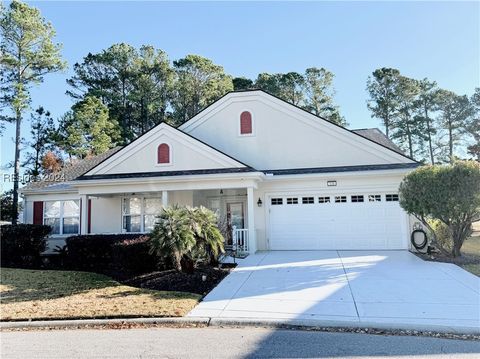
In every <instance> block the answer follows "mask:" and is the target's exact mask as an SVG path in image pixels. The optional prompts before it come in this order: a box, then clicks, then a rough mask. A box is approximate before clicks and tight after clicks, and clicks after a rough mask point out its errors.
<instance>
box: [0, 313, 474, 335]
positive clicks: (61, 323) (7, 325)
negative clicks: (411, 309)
mask: <svg viewBox="0 0 480 359" xmlns="http://www.w3.org/2000/svg"><path fill="white" fill-rule="evenodd" d="M120 324H145V325H156V324H158V325H162V324H163V325H177V326H181V325H203V326H208V327H264V328H283V329H288V328H290V329H302V328H305V329H307V328H308V329H315V328H317V329H322V328H344V329H367V328H368V329H377V330H385V331H399V330H401V331H411V332H412V331H416V332H433V333H442V334H458V335H480V328H477V327H460V326H458V327H452V326H444V325H418V324H410V323H404V324H402V323H392V324H388V323H375V322H350V321H339V320H338V321H337V320H315V319H292V320H289V319H254V318H209V317H171V318H170V317H169V318H164V317H163V318H125V319H122V318H116V319H79V320H45V321H43V320H42V321H23V322H0V330H2V329H29V328H71V327H95V326H105V325H120Z"/></svg>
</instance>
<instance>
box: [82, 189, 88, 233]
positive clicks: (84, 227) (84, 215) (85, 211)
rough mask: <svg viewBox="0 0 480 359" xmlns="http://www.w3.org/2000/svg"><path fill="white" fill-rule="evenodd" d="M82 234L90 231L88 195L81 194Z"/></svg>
mask: <svg viewBox="0 0 480 359" xmlns="http://www.w3.org/2000/svg"><path fill="white" fill-rule="evenodd" d="M80 203H81V204H80V211H81V213H80V234H87V233H88V195H86V194H82V195H81V196H80Z"/></svg>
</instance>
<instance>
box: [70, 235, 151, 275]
mask: <svg viewBox="0 0 480 359" xmlns="http://www.w3.org/2000/svg"><path fill="white" fill-rule="evenodd" d="M149 241H150V238H149V236H148V235H145V234H140V233H129V234H91V235H79V236H72V237H69V238H67V240H66V242H67V247H66V254H65V260H64V263H65V265H66V266H67V267H68V268H70V269H77V270H85V271H93V272H105V271H119V272H128V273H146V272H149V271H152V270H155V269H156V261H155V257H154V256H153V255H151V254H150V245H149Z"/></svg>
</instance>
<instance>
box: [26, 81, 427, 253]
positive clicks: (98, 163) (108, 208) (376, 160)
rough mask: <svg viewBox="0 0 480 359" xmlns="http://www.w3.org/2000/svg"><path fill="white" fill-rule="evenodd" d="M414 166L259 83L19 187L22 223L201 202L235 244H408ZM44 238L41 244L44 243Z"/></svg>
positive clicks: (379, 139) (94, 229)
mask: <svg viewBox="0 0 480 359" xmlns="http://www.w3.org/2000/svg"><path fill="white" fill-rule="evenodd" d="M418 165H419V164H418V163H417V162H416V161H414V160H412V159H411V158H409V157H407V156H405V155H404V154H403V153H402V152H401V151H400V150H399V149H398V148H397V147H396V146H395V145H394V144H393V143H391V142H390V141H389V140H388V139H387V138H386V137H385V135H383V133H382V132H381V131H380V130H378V129H362V130H348V129H345V128H343V127H341V126H338V125H336V124H333V123H331V122H329V121H327V120H325V119H322V118H320V117H317V116H315V115H313V114H311V113H309V112H307V111H304V110H302V109H300V108H298V107H296V106H294V105H291V104H289V103H287V102H285V101H283V100H281V99H279V98H277V97H275V96H272V95H270V94H268V93H266V92H264V91H261V90H249V91H238V92H231V93H228V94H226V95H225V96H223V97H222V98H221V99H219V100H218V101H216V102H215V103H213V104H212V105H210V106H208V107H207V108H205V109H204V110H203V111H201V112H200V113H198V114H197V115H196V116H194V117H193V118H192V119H190V120H189V121H187V122H185V123H184V124H183V125H181V126H180V127H179V128H174V127H172V126H170V125H168V124H166V123H161V124H159V125H157V126H156V127H154V128H152V129H151V130H150V131H148V132H146V133H145V134H143V135H142V136H140V137H138V138H137V139H136V140H134V141H133V142H131V143H130V144H128V145H126V146H124V147H122V148H115V149H112V150H110V151H109V152H107V153H105V154H102V155H100V156H97V157H94V158H90V159H87V160H84V161H81V162H79V163H77V164H75V165H72V166H70V167H68V168H66V169H65V170H64V171H63V172H62V173H61V174H60V175H59V176H57V177H59V178H60V179H62V180H63V181H43V182H35V183H31V184H29V185H27V186H26V187H24V188H23V189H22V194H23V196H24V201H25V206H24V207H25V212H24V221H25V223H39V224H41V223H44V224H49V225H52V226H53V234H52V238H51V243H53V244H54V245H55V244H57V243H58V242H59V241H61V240H62V238H65V237H67V236H70V235H72V234H77V233H80V234H89V233H94V234H100V233H128V232H148V231H150V230H151V229H152V227H153V225H154V222H155V215H157V214H158V213H159V212H160V211H161V208H162V206H167V205H173V204H179V205H189V206H200V205H202V206H205V207H208V208H210V209H212V210H214V211H216V212H217V213H218V214H219V216H221V217H224V218H226V220H228V222H229V223H230V224H231V225H232V227H233V226H234V228H235V231H236V232H235V233H236V234H235V236H236V238H237V239H238V240H239V243H238V244H239V246H240V247H241V249H243V250H245V251H247V252H251V253H252V252H255V251H257V250H336V249H352V250H362V249H365V250H366V249H378V250H385V249H408V248H409V237H410V227H411V221H410V218H409V216H408V215H407V214H406V213H405V212H404V211H403V210H402V209H401V208H400V206H399V202H398V187H399V184H400V182H401V181H402V179H403V177H404V176H405V174H407V173H408V172H409V171H411V170H412V169H414V168H415V167H417V166H418ZM54 245H53V246H54Z"/></svg>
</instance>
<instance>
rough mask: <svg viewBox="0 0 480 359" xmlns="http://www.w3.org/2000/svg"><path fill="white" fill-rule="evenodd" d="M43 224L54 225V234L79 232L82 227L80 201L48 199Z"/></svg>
mask: <svg viewBox="0 0 480 359" xmlns="http://www.w3.org/2000/svg"><path fill="white" fill-rule="evenodd" d="M43 224H45V225H48V226H51V227H52V232H51V233H52V234H53V235H64V234H78V233H79V229H80V202H79V201H76V200H68V201H46V202H45V210H44V212H43Z"/></svg>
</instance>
